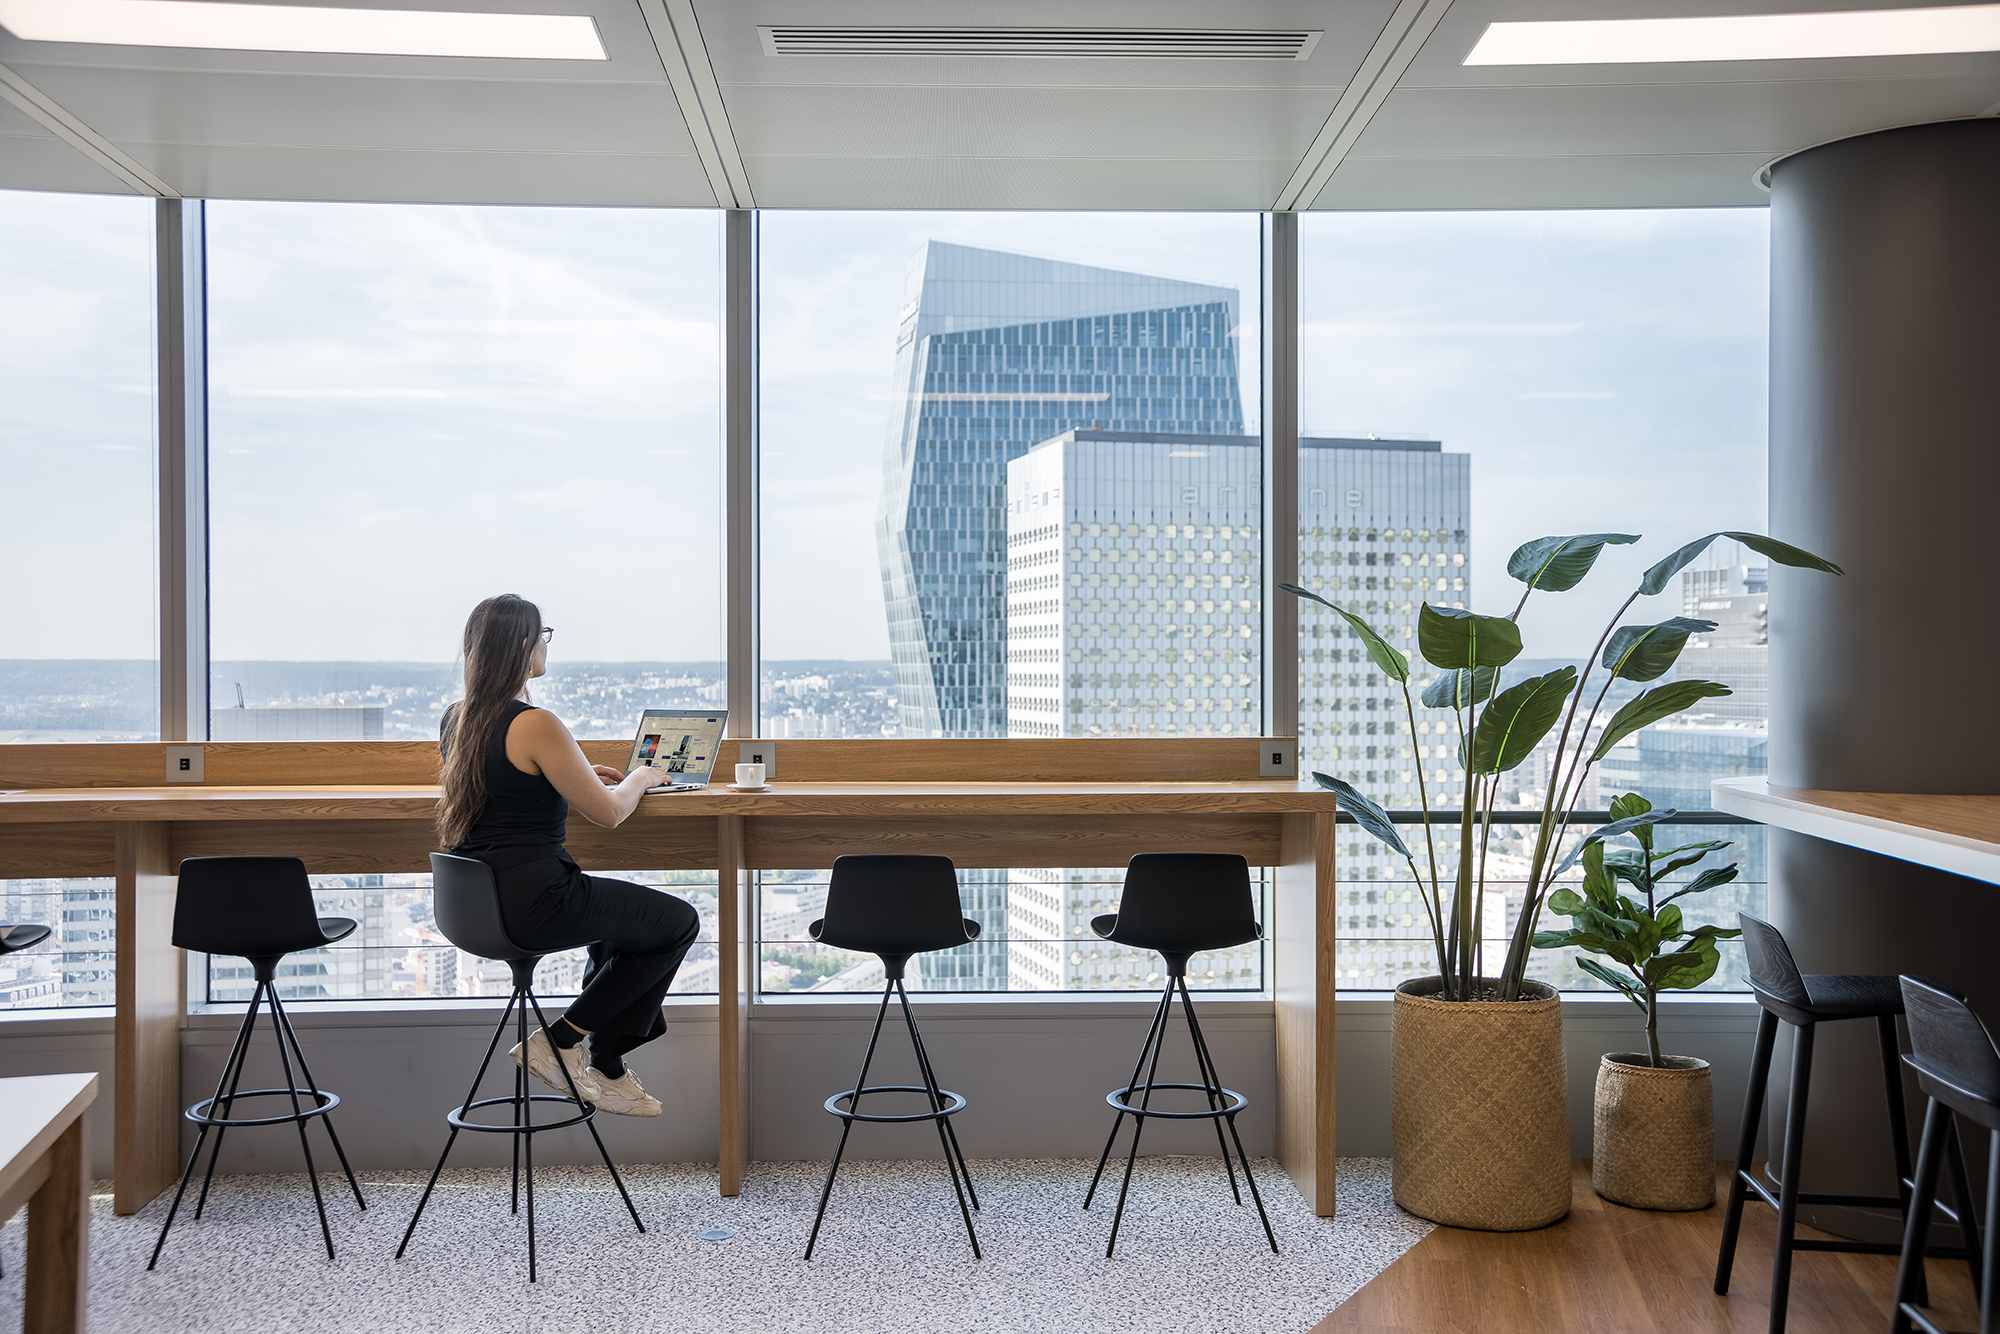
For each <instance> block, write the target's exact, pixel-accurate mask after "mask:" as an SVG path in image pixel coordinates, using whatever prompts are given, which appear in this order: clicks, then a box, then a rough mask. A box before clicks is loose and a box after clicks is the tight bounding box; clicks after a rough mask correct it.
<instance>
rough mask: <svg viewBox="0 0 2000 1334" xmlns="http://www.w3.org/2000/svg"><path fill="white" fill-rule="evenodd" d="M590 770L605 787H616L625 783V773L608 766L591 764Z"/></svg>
mask: <svg viewBox="0 0 2000 1334" xmlns="http://www.w3.org/2000/svg"><path fill="white" fill-rule="evenodd" d="M590 769H591V772H592V773H595V774H596V775H597V777H598V781H599V782H601V783H603V784H604V786H606V787H617V786H618V785H619V784H620V783H622V782H624V781H625V771H624V770H622V769H614V768H612V767H611V766H610V765H608V764H593V765H591V766H590Z"/></svg>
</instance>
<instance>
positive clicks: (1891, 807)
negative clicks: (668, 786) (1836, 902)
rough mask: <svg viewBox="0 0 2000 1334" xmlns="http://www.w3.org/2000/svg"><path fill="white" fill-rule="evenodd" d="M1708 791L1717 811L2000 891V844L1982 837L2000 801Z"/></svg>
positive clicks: (1728, 781) (1758, 781)
mask: <svg viewBox="0 0 2000 1334" xmlns="http://www.w3.org/2000/svg"><path fill="white" fill-rule="evenodd" d="M1709 786H1710V790H1711V791H1712V793H1713V797H1712V800H1713V801H1714V803H1715V809H1717V810H1719V811H1727V812H1729V813H1730V814H1731V815H1741V816H1744V817H1746V818H1748V819H1751V820H1757V821H1761V822H1762V823H1764V824H1767V825H1770V826H1771V827H1772V828H1774V829H1789V830H1792V831H1793V832H1794V833H1800V834H1810V835H1812V836H1813V837H1814V838H1823V839H1826V840H1827V841H1828V842H1831V843H1844V844H1846V845H1847V846H1848V847H1851V848H1860V849H1862V850H1863V851H1866V852H1876V853H1880V854H1881V855H1882V856H1884V857H1894V858H1896V859H1897V860H1898V861H1906V862H1914V863H1916V864H1917V865H1919V866H1933V867H1936V868H1937V869H1938V870H1940V871H1949V872H1951V873H1952V874H1953V875H1963V876H1969V877H1971V878H1972V879H1974V880H1984V881H1987V882H1988V883H1991V884H2000V841H1996V840H1995V839H1993V838H1989V837H1982V836H1981V834H1982V833H1984V832H1987V831H1986V830H1985V829H1984V828H1982V826H1984V825H1986V824H1987V823H1988V819H1989V812H1988V811H1987V809H1986V808H1987V807H1989V806H1991V807H1994V808H1996V809H2000V797H1961V796H1924V795H1920V794H1904V793H1874V792H1810V791H1805V790H1802V789H1796V788H1774V787H1772V786H1771V784H1770V782H1769V781H1768V780H1767V779H1763V778H1718V779H1716V780H1714V782H1713V783H1711V784H1710V785H1709Z"/></svg>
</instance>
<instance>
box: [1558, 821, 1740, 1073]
mask: <svg viewBox="0 0 2000 1334" xmlns="http://www.w3.org/2000/svg"><path fill="white" fill-rule="evenodd" d="M1611 814H1612V815H1613V816H1614V817H1616V818H1615V819H1614V820H1613V822H1612V823H1611V824H1608V825H1605V826H1603V827H1602V828H1600V829H1598V830H1597V831H1596V832H1594V833H1592V834H1591V835H1590V836H1589V837H1587V838H1585V839H1584V840H1583V842H1582V843H1581V844H1579V845H1578V848H1577V851H1578V853H1580V854H1581V856H1580V860H1581V861H1582V862H1583V893H1581V894H1578V893H1577V892H1576V891H1575V890H1573V889H1570V888H1569V887H1567V886H1563V887H1561V888H1559V889H1557V890H1556V891H1555V892H1554V893H1552V894H1550V895H1549V899H1548V907H1549V911H1550V912H1552V913H1555V914H1556V915H1558V916H1560V917H1567V918H1569V919H1570V926H1569V929H1568V930H1565V931H1537V932H1536V933H1535V938H1534V944H1535V948H1536V949H1538V950H1547V949H1560V948H1561V947H1563V946H1565V945H1574V946H1575V947H1576V948H1577V949H1580V950H1583V951H1584V952H1585V953H1588V954H1599V955H1603V956H1604V957H1605V958H1607V959H1610V960H1611V961H1612V962H1613V963H1616V964H1619V965H1620V966H1622V967H1623V969H1624V971H1623V972H1619V971H1617V970H1616V969H1613V968H1608V967H1606V966H1605V965H1604V964H1601V963H1599V962H1597V961H1596V960H1595V959H1585V958H1579V959H1578V960H1577V961H1576V966H1577V967H1579V968H1581V969H1583V971H1584V972H1586V973H1589V974H1590V975H1591V976H1592V977H1594V978H1596V979H1597V980H1598V981H1600V982H1604V983H1607V984H1609V985H1610V986H1612V987H1614V988H1616V989H1617V990H1618V991H1619V992H1621V993H1623V994H1624V996H1625V998H1626V999H1627V1000H1629V1001H1631V1002H1632V1003H1633V1004H1634V1005H1636V1006H1638V1007H1639V1009H1640V1010H1641V1011H1643V1012H1644V1013H1645V1016H1646V1057H1647V1060H1648V1062H1649V1063H1650V1064H1651V1065H1652V1066H1653V1067H1654V1068H1655V1069H1658V1068H1659V1066H1660V1064H1661V1061H1660V992H1662V991H1665V990H1676V991H1685V990H1687V989H1688V988H1690V987H1698V986H1700V985H1701V984H1702V983H1704V982H1706V981H1708V979H1709V978H1711V977H1713V976H1715V970H1716V967H1717V966H1718V965H1719V964H1721V962H1722V954H1721V952H1720V951H1719V950H1718V949H1717V948H1716V945H1715V942H1716V941H1718V940H1729V939H1733V938H1734V937H1736V936H1740V935H1742V934H1743V933H1742V932H1741V931H1738V930H1734V929H1730V928H1725V927H1720V926H1697V927H1689V926H1687V925H1686V923H1685V922H1684V920H1683V918H1682V914H1681V909H1680V906H1679V905H1678V904H1676V903H1675V902H1674V900H1676V899H1684V898H1686V897H1688V896H1689V895H1690V894H1703V893H1706V892H1708V891H1709V890H1711V889H1714V888H1715V887H1716V886H1717V885H1726V884H1728V883H1729V882H1730V881H1732V880H1734V879H1735V878H1736V873H1737V871H1738V869H1739V868H1738V867H1736V866H1734V865H1730V866H1712V867H1709V868H1708V869H1706V870H1704V871H1702V872H1701V873H1700V874H1699V875H1697V876H1695V877H1694V879H1692V880H1690V881H1688V882H1687V883H1686V884H1685V885H1681V886H1678V887H1676V888H1675V889H1674V890H1673V892H1672V893H1669V894H1666V895H1665V897H1661V894H1662V891H1663V889H1664V886H1663V884H1662V882H1663V881H1664V880H1665V879H1666V878H1667V877H1668V876H1670V875H1672V874H1673V873H1674V872H1676V871H1679V870H1683V869H1685V868H1687V867H1690V866H1693V865H1694V864H1695V863H1696V862H1698V861H1700V860H1702V859H1703V858H1704V857H1706V856H1708V855H1709V854H1710V853H1712V852H1719V851H1721V850H1722V849H1723V848H1726V847H1728V846H1729V842H1728V840H1726V839H1722V840H1710V841H1708V842H1704V843H1683V844H1681V845H1680V846H1679V847H1677V848H1655V847H1654V846H1653V836H1654V833H1655V830H1654V826H1655V825H1656V824H1658V823H1659V822H1660V821H1662V820H1666V819H1668V818H1670V817H1672V816H1674V815H1678V814H1679V812H1678V811H1672V810H1666V811H1656V810H1654V809H1653V804H1652V803H1651V802H1649V801H1647V800H1646V799H1645V798H1644V797H1642V796H1640V795H1638V794H1637V793H1635V792H1628V793H1626V794H1625V795H1624V796H1622V797H1620V798H1618V799H1617V800H1616V801H1614V802H1612V803H1611ZM1619 836H1629V837H1630V838H1632V839H1633V840H1634V841H1636V842H1637V843H1638V845H1639V846H1638V848H1637V849H1636V850H1633V849H1628V848H1620V849H1615V850H1607V842H1608V840H1609V839H1610V838H1614V837H1619ZM1621 880H1622V881H1624V882H1625V883H1626V884H1627V885H1629V886H1631V888H1632V891H1633V892H1632V893H1631V894H1620V893H1619V892H1618V885H1617V882H1619V881H1621ZM1642 899H1643V902H1641V900H1642Z"/></svg>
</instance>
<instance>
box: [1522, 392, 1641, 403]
mask: <svg viewBox="0 0 2000 1334" xmlns="http://www.w3.org/2000/svg"><path fill="white" fill-rule="evenodd" d="M1521 397H1522V398H1525V399H1530V400H1541V401H1581V400H1586V399H1588V400H1591V401H1594V402H1602V401H1604V400H1606V399H1612V398H1616V397H1618V391H1617V390H1615V389H1530V390H1529V391H1528V392H1527V393H1525V394H1523V395H1521Z"/></svg>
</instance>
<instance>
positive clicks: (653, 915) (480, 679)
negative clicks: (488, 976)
mask: <svg viewBox="0 0 2000 1334" xmlns="http://www.w3.org/2000/svg"><path fill="white" fill-rule="evenodd" d="M554 635H555V632H554V631H553V630H551V629H549V628H548V627H547V626H545V625H543V624H542V614H541V612H540V611H539V610H538V609H537V608H536V607H535V604H534V603H532V602H529V601H527V600H526V599H524V598H520V597H516V596H515V595H514V594H512V593H503V594H501V595H500V596H499V597H494V598H488V599H486V601H484V602H482V603H480V604H479V605H478V606H477V607H474V608H473V609H472V616H471V618H470V619H469V620H467V621H466V623H465V698H464V699H463V700H462V701H460V702H459V703H456V704H453V705H451V706H450V707H449V708H447V709H446V710H445V713H444V721H443V725H442V726H441V728H440V729H439V740H438V749H439V750H440V752H442V754H443V757H444V781H443V788H444V793H443V797H442V799H441V800H440V801H439V802H438V833H439V836H440V839H441V841H442V842H443V844H444V846H445V847H446V848H447V849H449V850H450V851H451V852H453V853H454V854H456V855H458V856H461V857H476V858H478V859H479V860H480V861H483V862H485V863H486V864H487V865H488V866H490V867H492V868H493V879H494V882H495V884H496V885H498V886H499V890H500V917H501V920H502V921H503V922H504V923H505V924H506V927H507V934H508V935H509V936H511V937H512V938H513V940H514V942H515V943H516V944H518V945H520V946H521V947H522V948H524V949H531V950H537V951H544V950H546V951H548V952H551V953H553V952H555V951H557V950H566V949H574V948H576V947H577V946H579V945H588V946H589V947H590V966H589V968H588V969H587V970H585V972H584V975H583V992H582V994H581V995H579V996H578V997H577V998H576V1001H575V1003H574V1004H572V1005H571V1006H570V1007H569V1010H568V1012H567V1013H565V1014H564V1015H563V1017H562V1018H560V1019H558V1020H556V1022H555V1023H553V1024H551V1025H550V1026H549V1031H548V1033H547V1034H546V1035H545V1034H544V1033H543V1032H542V1031H541V1030H540V1029H537V1030H536V1031H535V1032H534V1033H533V1034H531V1035H530V1036H529V1038H528V1041H527V1043H526V1051H525V1052H524V1051H523V1050H522V1048H521V1047H520V1046H518V1045H517V1046H516V1047H515V1048H514V1053H513V1055H514V1061H515V1063H516V1064H517V1065H518V1064H520V1063H521V1062H522V1061H523V1060H524V1059H525V1060H526V1062H527V1066H528V1069H530V1070H532V1071H533V1072H534V1073H535V1077H536V1078H538V1079H540V1080H541V1081H542V1082H543V1083H544V1084H547V1085H548V1086H549V1087H551V1088H553V1089H555V1090H557V1091H558V1092H562V1093H567V1092H568V1091H569V1090H568V1088H567V1085H566V1083H565V1081H564V1079H563V1071H562V1067H564V1066H566V1067H568V1069H569V1076H570V1078H571V1079H573V1080H575V1082H576V1087H577V1091H578V1092H580V1093H581V1094H582V1095H583V1096H584V1097H585V1098H586V1099H588V1100H589V1101H591V1102H593V1103H595V1104H597V1106H598V1108H599V1109H600V1110H602V1111H607V1112H616V1113H618V1114H619V1115H622V1116H658V1115H659V1114H660V1100H659V1099H658V1098H655V1097H653V1096H652V1095H651V1094H649V1093H647V1092H646V1090H645V1089H644V1088H642V1087H640V1084H639V1080H638V1078H637V1076H635V1075H634V1074H633V1073H632V1072H631V1071H630V1070H629V1069H627V1068H626V1066H625V1055H626V1053H627V1052H629V1051H631V1050H632V1049H633V1048H635V1047H637V1046H639V1045H640V1044H642V1043H646V1042H651V1041H652V1040H653V1039H654V1038H656V1037H659V1036H660V1035H661V1034H662V1033H664V1032H666V1031H667V1024H666V1020H665V1019H664V1018H663V1017H662V1016H661V1014H660V1002H661V1000H662V999H663V998H664V997H665V996H666V994H667V988H668V987H669V986H671V985H672V984H673V980H674V972H675V970H677V969H678V968H679V967H680V965H681V960H682V959H683V958H685V957H686V956H687V952H688V947H689V946H690V945H693V944H694V939H695V936H696V935H697V934H698V933H699V932H700V929H701V919H700V917H699V916H698V915H697V914H696V913H695V910H694V909H693V908H692V907H690V906H689V905H688V904H687V903H686V902H685V901H684V900H682V899H678V898H675V897H674V896H673V895H671V894H667V893H663V892H661V891H659V890H655V889H648V888H646V887H645V886H644V885H635V884H632V883H631V882H629V881H625V880H610V879H607V878H605V877H604V876H596V875H585V874H584V873H583V872H582V871H580V870H578V869H577V865H576V863H575V862H573V861H571V860H570V857H569V853H568V852H566V851H565V850H564V849H563V834H564V832H565V825H566V823H567V821H568V818H569V812H570V808H571V807H572V806H573V807H575V809H576V811H577V813H578V814H579V815H581V816H583V818H584V819H586V820H589V821H590V822H591V823H592V824H596V825H603V826H604V827H605V828H607V829H609V828H612V827H614V826H616V825H618V824H619V823H620V822H621V821H623V820H624V819H625V817H626V816H628V815H630V814H631V813H632V811H633V810H634V808H636V807H637V806H638V804H639V798H640V796H641V795H642V794H643V793H644V792H645V790H646V788H647V787H648V786H650V785H651V784H653V783H654V782H657V781H658V777H659V774H658V771H657V770H655V769H652V768H650V767H647V766H644V765H642V766H640V767H639V768H638V769H636V770H634V771H633V772H632V773H631V774H629V775H628V774H622V773H620V772H619V771H618V770H616V769H611V768H607V767H606V766H604V765H601V764H595V765H594V764H592V763H591V762H590V761H589V760H588V759H586V758H585V757H584V754H583V751H582V749H581V748H580V747H579V746H578V745H577V744H576V740H575V738H573V737H572V736H570V734H569V729H568V728H566V727H564V726H563V725H562V722H561V721H560V720H559V719H558V718H557V717H556V716H555V715H554V714H552V713H550V712H548V711H547V710H546V709H538V708H536V707H534V706H533V705H532V704H530V703H529V702H528V681H529V679H530V678H532V677H537V676H540V675H542V674H543V673H544V672H545V671H546V670H547V669H548V652H549V650H548V643H549V640H550V639H551V638H553V637H554ZM585 1038H589V1039H590V1059H589V1060H588V1062H586V1061H585V1060H584V1056H583V1040H584V1039H585ZM551 1039H553V1042H552V1041H551ZM558 1063H560V1064H558Z"/></svg>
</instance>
